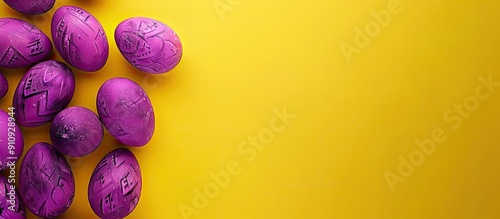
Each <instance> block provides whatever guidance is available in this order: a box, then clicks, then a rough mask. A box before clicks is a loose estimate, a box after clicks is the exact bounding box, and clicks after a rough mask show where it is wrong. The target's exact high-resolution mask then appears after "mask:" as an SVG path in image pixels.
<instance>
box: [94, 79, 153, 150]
mask: <svg viewBox="0 0 500 219" xmlns="http://www.w3.org/2000/svg"><path fill="white" fill-rule="evenodd" d="M96 104H97V112H98V114H99V116H100V118H101V121H102V122H103V124H104V127H106V129H107V130H108V131H109V133H110V134H111V135H112V136H113V137H115V138H116V139H117V140H118V141H120V142H121V143H123V144H125V145H128V146H136V147H139V146H144V145H146V144H147V143H148V142H149V141H150V140H151V137H152V136H153V133H154V128H155V116H154V111H153V106H152V104H151V101H150V99H149V97H148V95H147V93H146V91H144V90H143V89H142V88H141V87H140V86H139V85H138V84H137V83H135V82H134V81H132V80H130V79H127V78H121V77H117V78H112V79H109V80H108V81H106V82H104V84H103V85H102V86H101V88H100V89H99V91H98V93H97V103H96Z"/></svg>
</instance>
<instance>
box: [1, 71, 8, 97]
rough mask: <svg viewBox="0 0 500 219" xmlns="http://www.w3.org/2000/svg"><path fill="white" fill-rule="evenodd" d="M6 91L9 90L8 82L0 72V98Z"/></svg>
mask: <svg viewBox="0 0 500 219" xmlns="http://www.w3.org/2000/svg"><path fill="white" fill-rule="evenodd" d="M7 91H9V82H8V81H7V78H5V75H3V74H2V73H0V98H2V97H5V95H6V94H7Z"/></svg>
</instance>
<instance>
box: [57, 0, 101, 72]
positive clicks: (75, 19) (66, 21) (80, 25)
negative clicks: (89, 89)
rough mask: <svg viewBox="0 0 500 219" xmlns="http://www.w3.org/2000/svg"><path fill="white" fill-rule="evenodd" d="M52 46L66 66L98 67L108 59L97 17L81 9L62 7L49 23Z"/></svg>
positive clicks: (80, 67)
mask: <svg viewBox="0 0 500 219" xmlns="http://www.w3.org/2000/svg"><path fill="white" fill-rule="evenodd" d="M51 32H52V39H53V41H54V46H55V47H56V50H57V52H59V54H60V55H61V57H62V58H63V59H64V60H66V62H68V63H69V64H70V65H72V66H74V67H75V68H78V69H80V70H83V71H87V72H94V71H97V70H99V69H101V68H102V67H103V66H104V64H106V61H107V60H108V54H109V46H108V39H107V38H106V33H105V32H104V29H103V28H102V25H101V24H100V23H99V21H97V19H96V18H95V17H94V16H93V15H92V14H90V13H89V12H87V11H85V10H84V9H82V8H79V7H76V6H63V7H60V8H58V9H57V10H56V12H55V13H54V16H53V17H52V24H51Z"/></svg>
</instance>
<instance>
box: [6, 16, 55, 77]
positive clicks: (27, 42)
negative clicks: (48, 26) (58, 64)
mask: <svg viewBox="0 0 500 219" xmlns="http://www.w3.org/2000/svg"><path fill="white" fill-rule="evenodd" d="M51 52H52V43H51V42H50V40H49V38H48V37H47V35H45V33H43V32H42V31H41V30H40V29H38V28H36V27H35V26H33V25H32V24H30V23H28V22H26V21H23V20H20V19H16V18H0V67H2V68H22V67H27V66H30V65H33V64H36V63H38V62H40V61H42V60H44V59H46V58H47V57H48V56H49V55H50V53H51Z"/></svg>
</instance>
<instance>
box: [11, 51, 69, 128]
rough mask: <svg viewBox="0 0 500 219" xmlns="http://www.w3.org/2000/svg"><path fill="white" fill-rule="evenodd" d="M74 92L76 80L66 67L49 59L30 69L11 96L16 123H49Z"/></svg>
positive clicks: (39, 124)
mask: <svg viewBox="0 0 500 219" xmlns="http://www.w3.org/2000/svg"><path fill="white" fill-rule="evenodd" d="M74 92H75V78H74V76H73V72H72V71H71V69H70V68H69V67H68V66H66V65H65V64H63V63H61V62H58V61H53V60H49V61H45V62H41V63H39V64H37V65H35V66H33V67H32V68H31V69H30V70H29V71H28V72H27V73H26V74H25V75H24V77H23V78H22V79H21V81H20V82H19V85H18V86H17V88H16V92H15V93H14V100H13V106H14V107H15V113H16V114H15V116H16V119H17V122H19V124H20V125H22V126H26V127H36V126H41V125H44V124H47V123H49V122H50V121H52V119H54V117H55V116H56V115H57V113H59V112H60V111H61V110H63V109H64V108H66V107H67V106H68V104H69V102H70V101H71V99H72V98H73V93H74Z"/></svg>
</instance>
